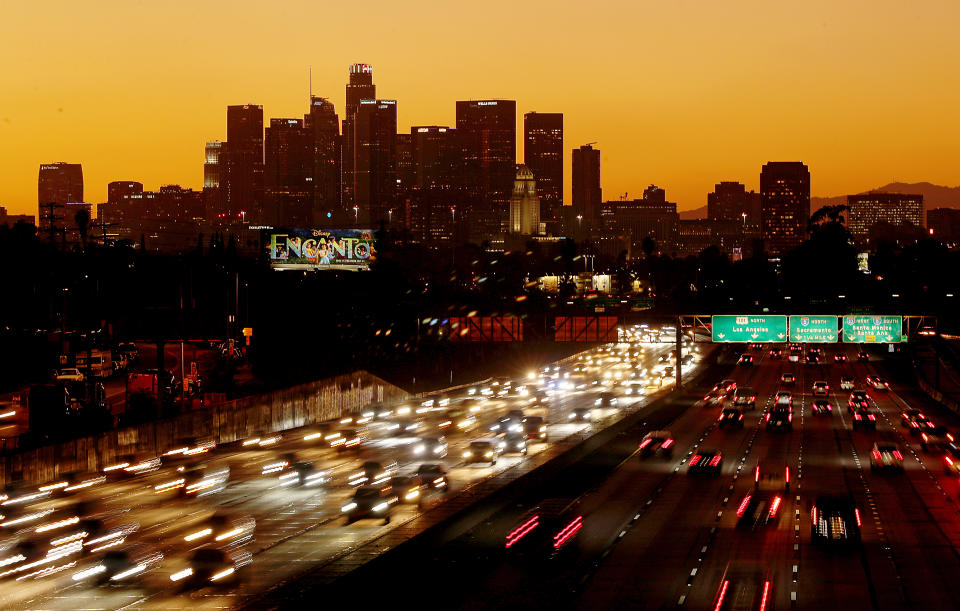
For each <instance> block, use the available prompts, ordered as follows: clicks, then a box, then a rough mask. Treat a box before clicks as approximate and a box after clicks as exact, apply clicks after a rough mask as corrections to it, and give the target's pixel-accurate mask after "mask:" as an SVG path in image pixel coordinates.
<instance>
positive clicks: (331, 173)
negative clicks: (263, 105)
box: [303, 96, 352, 224]
mask: <svg viewBox="0 0 960 611" xmlns="http://www.w3.org/2000/svg"><path fill="white" fill-rule="evenodd" d="M303 122H304V126H305V127H306V128H307V129H309V130H310V134H311V138H312V144H313V162H312V164H311V167H312V174H311V177H312V179H313V180H312V181H311V182H312V183H313V185H312V194H313V216H314V223H333V224H343V223H345V222H347V214H346V209H345V207H344V206H343V204H342V203H341V201H340V197H341V185H340V168H341V154H342V140H341V138H340V120H339V119H338V118H337V111H336V110H334V107H333V103H332V102H330V100H328V99H326V98H321V97H317V96H313V97H311V98H310V112H309V113H308V114H306V115H304V118H303ZM350 217H351V220H352V215H350Z"/></svg>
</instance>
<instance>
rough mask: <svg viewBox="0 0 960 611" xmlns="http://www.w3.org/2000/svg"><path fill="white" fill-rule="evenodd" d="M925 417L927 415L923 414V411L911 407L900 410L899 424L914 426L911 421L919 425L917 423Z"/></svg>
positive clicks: (908, 426)
mask: <svg viewBox="0 0 960 611" xmlns="http://www.w3.org/2000/svg"><path fill="white" fill-rule="evenodd" d="M926 419H927V417H926V416H924V415H923V412H922V411H920V410H918V409H913V408H911V409H905V410H903V411H902V412H900V426H902V427H905V428H916V427H914V426H912V424H911V423H916V424H917V426H919V424H920V423H921V422H923V421H924V420H926Z"/></svg>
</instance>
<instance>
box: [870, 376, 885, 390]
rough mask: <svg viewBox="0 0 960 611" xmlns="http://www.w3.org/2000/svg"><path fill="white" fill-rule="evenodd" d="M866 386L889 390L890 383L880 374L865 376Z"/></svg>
mask: <svg viewBox="0 0 960 611" xmlns="http://www.w3.org/2000/svg"><path fill="white" fill-rule="evenodd" d="M867 386H869V387H870V388H872V389H874V390H883V391H886V390H890V383H889V382H887V381H886V380H885V379H883V378H881V377H880V376H867Z"/></svg>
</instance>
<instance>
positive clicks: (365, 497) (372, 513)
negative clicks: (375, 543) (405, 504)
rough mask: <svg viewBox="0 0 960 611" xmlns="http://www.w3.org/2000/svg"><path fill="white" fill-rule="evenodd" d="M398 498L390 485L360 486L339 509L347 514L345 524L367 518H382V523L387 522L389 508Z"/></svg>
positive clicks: (388, 520)
mask: <svg viewBox="0 0 960 611" xmlns="http://www.w3.org/2000/svg"><path fill="white" fill-rule="evenodd" d="M399 500H400V499H399V498H398V497H397V495H396V493H394V491H393V487H392V486H390V485H382V484H381V485H378V486H360V487H359V488H357V489H356V490H355V491H354V493H353V498H352V499H350V502H348V503H347V504H346V505H344V506H343V507H342V508H341V511H342V512H343V513H344V514H346V516H347V524H352V523H354V522H356V521H357V520H363V519H367V518H375V519H378V520H379V519H382V520H383V523H384V524H389V523H390V511H391V508H392V507H393V506H394V505H396V504H397V503H398V502H399Z"/></svg>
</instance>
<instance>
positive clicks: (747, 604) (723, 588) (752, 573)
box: [710, 562, 776, 611]
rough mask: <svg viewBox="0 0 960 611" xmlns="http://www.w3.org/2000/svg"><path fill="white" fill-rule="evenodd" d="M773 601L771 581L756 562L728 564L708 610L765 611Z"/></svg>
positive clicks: (767, 572) (765, 568) (768, 575)
mask: <svg viewBox="0 0 960 611" xmlns="http://www.w3.org/2000/svg"><path fill="white" fill-rule="evenodd" d="M775 598H776V596H775V594H774V590H773V577H772V576H771V575H770V571H769V569H768V568H767V567H765V566H763V565H762V564H760V563H759V562H731V563H730V564H729V565H727V568H726V569H725V570H724V572H723V577H722V578H721V579H720V584H719V585H718V586H717V591H716V594H714V595H713V600H712V601H711V603H710V608H711V609H713V610H714V611H733V610H737V609H758V610H759V611H768V610H769V609H770V608H772V607H773V600H774V599H775Z"/></svg>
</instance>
